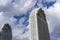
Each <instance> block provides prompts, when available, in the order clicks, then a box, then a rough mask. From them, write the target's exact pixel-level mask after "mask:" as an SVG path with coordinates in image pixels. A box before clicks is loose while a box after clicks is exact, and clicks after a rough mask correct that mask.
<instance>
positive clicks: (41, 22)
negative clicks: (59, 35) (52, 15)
mask: <svg viewBox="0 0 60 40" xmlns="http://www.w3.org/2000/svg"><path fill="white" fill-rule="evenodd" d="M37 25H38V26H37V27H38V35H39V40H50V38H49V30H48V24H47V21H46V17H45V14H44V11H43V10H42V9H41V8H40V9H39V10H38V12H37Z"/></svg>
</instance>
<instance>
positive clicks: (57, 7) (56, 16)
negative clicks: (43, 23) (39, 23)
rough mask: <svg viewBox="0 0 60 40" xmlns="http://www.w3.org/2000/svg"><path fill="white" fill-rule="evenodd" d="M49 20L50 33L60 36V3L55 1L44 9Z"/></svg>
mask: <svg viewBox="0 0 60 40" xmlns="http://www.w3.org/2000/svg"><path fill="white" fill-rule="evenodd" d="M44 10H45V13H46V18H47V21H48V26H49V31H50V34H51V35H53V36H55V37H57V38H60V33H59V31H60V21H59V20H60V3H55V4H54V5H53V6H51V7H50V8H48V9H44Z"/></svg>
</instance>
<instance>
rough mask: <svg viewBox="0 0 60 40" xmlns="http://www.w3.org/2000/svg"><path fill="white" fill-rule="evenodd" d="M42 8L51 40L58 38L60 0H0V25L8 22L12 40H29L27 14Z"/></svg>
mask: <svg viewBox="0 0 60 40" xmlns="http://www.w3.org/2000/svg"><path fill="white" fill-rule="evenodd" d="M40 7H41V8H43V10H44V11H45V14H46V19H47V22H48V26H49V32H50V37H51V40H60V25H59V24H60V21H59V20H60V0H0V27H1V26H2V25H3V24H5V23H9V24H10V25H11V28H12V32H13V40H29V26H28V25H29V15H30V13H31V11H32V10H33V9H35V8H36V9H37V8H40Z"/></svg>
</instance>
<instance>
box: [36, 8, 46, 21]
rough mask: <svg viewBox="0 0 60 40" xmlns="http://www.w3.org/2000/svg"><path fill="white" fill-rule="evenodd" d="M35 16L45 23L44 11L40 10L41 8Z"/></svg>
mask: <svg viewBox="0 0 60 40" xmlns="http://www.w3.org/2000/svg"><path fill="white" fill-rule="evenodd" d="M37 15H38V16H39V17H40V18H42V19H44V20H45V21H46V17H45V14H44V11H43V10H42V8H40V9H39V10H38V12H37Z"/></svg>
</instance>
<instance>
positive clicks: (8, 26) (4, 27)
mask: <svg viewBox="0 0 60 40" xmlns="http://www.w3.org/2000/svg"><path fill="white" fill-rule="evenodd" d="M2 30H6V31H11V27H10V25H9V24H8V23H6V24H4V26H3V28H2Z"/></svg>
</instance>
